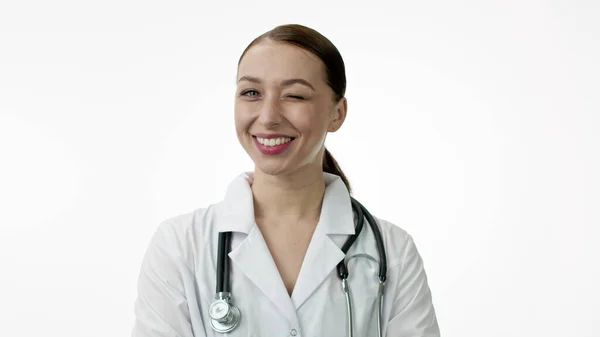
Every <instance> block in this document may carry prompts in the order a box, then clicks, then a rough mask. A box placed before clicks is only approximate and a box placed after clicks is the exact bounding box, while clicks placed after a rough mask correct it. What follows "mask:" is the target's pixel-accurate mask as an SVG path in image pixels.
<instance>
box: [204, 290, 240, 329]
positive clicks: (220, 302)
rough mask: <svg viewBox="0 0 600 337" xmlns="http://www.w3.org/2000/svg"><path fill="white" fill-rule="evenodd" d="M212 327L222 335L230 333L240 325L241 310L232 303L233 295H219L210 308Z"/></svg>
mask: <svg viewBox="0 0 600 337" xmlns="http://www.w3.org/2000/svg"><path fill="white" fill-rule="evenodd" d="M208 313H209V315H210V318H211V319H210V326H211V327H212V328H213V329H214V330H215V331H216V332H220V333H226V332H230V331H232V330H233V329H235V328H236V327H237V326H238V324H239V323H240V318H241V313H240V309H238V307H236V306H235V305H233V304H232V303H231V294H229V293H223V292H222V293H218V294H217V295H216V296H215V301H214V302H213V303H212V304H211V305H210V307H209V308H208Z"/></svg>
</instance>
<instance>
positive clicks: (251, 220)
mask: <svg viewBox="0 0 600 337" xmlns="http://www.w3.org/2000/svg"><path fill="white" fill-rule="evenodd" d="M323 179H324V180H325V196H324V198H323V206H322V207H321V215H320V218H319V226H320V227H321V229H322V230H323V232H324V233H325V234H354V218H353V213H352V204H351V202H350V194H349V193H348V189H347V188H346V185H345V184H344V181H343V180H342V179H341V178H340V177H339V176H337V175H334V174H331V173H327V172H323ZM253 181H254V172H244V173H242V174H240V175H238V176H237V177H236V178H235V179H234V180H233V181H232V182H231V184H230V185H229V187H228V189H227V193H226V194H225V199H224V200H223V201H222V202H221V203H220V204H218V206H217V207H218V208H219V217H220V219H219V221H218V222H217V227H218V231H219V232H241V233H245V234H249V233H250V231H251V230H252V228H253V227H254V226H255V224H256V222H255V217H254V200H253V196H252V189H251V184H252V182H253Z"/></svg>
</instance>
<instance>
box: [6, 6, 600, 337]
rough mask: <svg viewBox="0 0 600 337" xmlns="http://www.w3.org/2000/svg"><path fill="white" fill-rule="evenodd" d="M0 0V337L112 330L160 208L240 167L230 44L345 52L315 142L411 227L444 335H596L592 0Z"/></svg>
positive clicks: (598, 70)
mask: <svg viewBox="0 0 600 337" xmlns="http://www.w3.org/2000/svg"><path fill="white" fill-rule="evenodd" d="M367 3H368V6H367V5H366V4H365V3H364V2H361V5H360V6H359V5H354V4H350V3H349V2H348V1H314V2H313V1H301V2H286V1H283V2H282V1H272V2H268V3H267V2H265V1H239V2H237V3H235V4H234V3H230V2H224V4H222V5H217V4H207V3H205V2H204V1H169V2H167V1H130V0H129V1H123V0H119V1H116V0H112V1H102V2H101V1H96V2H89V1H74V0H73V1H65V0H59V1H3V2H2V4H1V5H0V161H1V164H0V216H1V218H0V336H7V337H8V336H11V337H12V336H34V335H40V336H61V337H83V336H90V337H91V336H98V337H99V336H128V335H129V334H130V331H131V328H132V324H133V320H134V317H133V302H134V300H135V296H136V282H137V273H138V271H139V267H140V263H141V259H142V256H143V254H144V251H145V249H146V246H147V244H148V240H149V238H150V236H151V235H152V234H153V233H154V231H155V229H156V227H157V226H158V224H159V222H160V221H162V220H164V219H167V218H170V217H172V216H175V215H178V214H181V213H187V212H190V211H193V210H194V209H196V208H200V207H205V206H207V205H208V204H210V203H214V202H218V201H219V200H221V198H222V197H223V195H224V193H225V189H226V187H227V185H228V184H229V182H230V181H231V180H232V179H233V178H235V176H237V175H238V174H239V173H241V172H242V171H245V170H251V169H252V168H253V167H252V163H251V161H250V160H249V159H248V158H247V157H246V154H245V152H243V149H242V148H241V146H240V145H239V144H238V143H237V138H236V137H235V133H234V128H233V97H234V91H235V73H236V64H237V60H238V57H239V56H240V54H241V52H242V51H243V49H244V48H245V47H246V45H247V44H248V43H249V42H250V41H251V40H252V39H253V38H254V37H256V36H258V35H260V34H261V33H263V32H265V31H267V30H269V29H271V28H273V27H275V26H276V25H279V24H286V23H300V24H303V25H307V26H309V27H312V28H314V29H317V30H318V31H320V32H321V33H322V34H324V35H325V36H327V37H328V38H329V39H330V40H332V41H333V42H334V44H335V45H336V46H337V47H338V49H339V50H340V51H341V53H342V55H343V57H344V60H345V62H346V68H347V77H348V89H347V97H348V102H349V111H348V118H347V121H346V123H345V124H344V126H343V127H342V129H341V130H340V131H339V132H338V133H336V134H333V135H331V136H330V137H329V138H328V140H327V146H328V148H329V149H330V150H331V152H332V153H333V154H334V156H335V157H336V158H337V159H338V161H339V162H340V164H341V166H342V168H343V169H344V171H345V172H346V174H347V175H348V177H349V178H350V180H351V183H352V184H353V186H354V188H355V197H357V199H359V200H361V201H362V202H363V203H364V204H365V205H366V206H367V207H368V208H369V209H370V210H371V211H372V213H373V214H375V215H376V216H379V217H381V218H384V219H387V220H389V221H391V222H393V223H395V224H397V225H399V226H401V227H402V228H404V229H406V230H407V231H408V232H409V233H411V234H412V235H413V236H414V238H415V242H416V243H417V247H418V248H419V250H420V252H421V254H422V256H423V259H424V261H425V267H426V270H427V273H428V277H429V282H430V287H431V289H432V292H433V296H434V305H435V307H436V311H437V315H438V320H439V324H440V328H441V331H442V335H443V336H461V337H471V336H473V337H475V336H486V337H495V336H498V337H500V336H502V337H505V336H527V337H529V336H577V337H592V336H596V337H597V336H600V333H599V332H598V331H599V329H598V323H599V322H600V309H599V303H600V291H599V290H598V287H599V285H600V270H599V269H600V262H599V260H600V248H598V247H599V246H598V242H600V241H599V240H600V237H599V234H600V230H599V229H598V227H599V225H600V214H599V213H600V212H599V211H598V205H600V178H599V176H600V175H599V173H598V172H600V155H599V152H600V150H599V148H600V147H599V145H600V136H599V135H598V131H599V130H600V117H599V113H600V104H599V99H598V93H599V92H600V84H599V78H600V67H599V65H598V64H599V60H600V23H599V19H598V18H599V17H600V11H599V2H598V1H441V0H440V1H416V2H415V1H403V2H392V1H390V2H389V3H383V2H378V1H368V2H367Z"/></svg>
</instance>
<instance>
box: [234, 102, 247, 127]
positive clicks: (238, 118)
mask: <svg viewBox="0 0 600 337" xmlns="http://www.w3.org/2000/svg"><path fill="white" fill-rule="evenodd" d="M246 110H247V109H245V108H244V107H243V106H240V105H236V106H235V107H234V115H233V117H234V120H235V128H236V129H237V130H238V131H241V130H243V129H245V128H247V127H248V124H249V123H250V114H248V113H247V111H246Z"/></svg>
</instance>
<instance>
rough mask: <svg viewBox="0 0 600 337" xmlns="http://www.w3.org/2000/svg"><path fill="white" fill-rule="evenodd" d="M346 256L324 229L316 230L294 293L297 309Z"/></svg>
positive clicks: (293, 297) (293, 300)
mask: <svg viewBox="0 0 600 337" xmlns="http://www.w3.org/2000/svg"><path fill="white" fill-rule="evenodd" d="M345 256H346V255H345V254H344V253H343V252H342V250H341V249H340V248H339V247H338V246H337V245H336V244H335V242H333V241H332V240H331V239H330V238H329V237H328V236H327V234H325V232H324V231H323V229H319V228H317V230H315V233H314V234H313V238H312V240H311V242H310V245H309V246H308V250H307V252H306V255H305V257H304V261H303V262H302V268H301V269H300V274H299V275H298V280H297V281H296V286H295V287H294V291H293V293H292V302H293V303H294V308H295V309H298V308H300V306H301V305H302V304H303V303H304V302H305V301H306V299H307V298H308V297H310V295H311V294H312V293H313V292H314V291H315V289H317V287H319V285H320V284H321V283H323V281H324V280H325V279H326V278H327V277H328V276H329V275H330V274H331V273H332V272H333V271H334V270H335V267H336V266H337V264H338V263H339V262H340V261H342V259H344V257H345Z"/></svg>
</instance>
